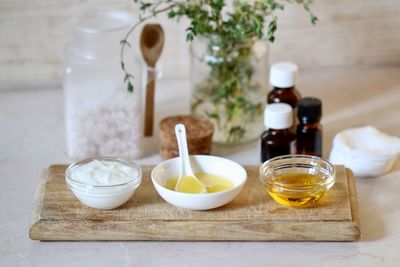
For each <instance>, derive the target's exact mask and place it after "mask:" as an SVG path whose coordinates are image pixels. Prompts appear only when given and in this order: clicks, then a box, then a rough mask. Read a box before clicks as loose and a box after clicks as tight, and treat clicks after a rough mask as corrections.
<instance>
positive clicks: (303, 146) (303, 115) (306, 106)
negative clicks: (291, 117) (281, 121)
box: [296, 97, 322, 157]
mask: <svg viewBox="0 0 400 267" xmlns="http://www.w3.org/2000/svg"><path fill="white" fill-rule="evenodd" d="M297 116H298V119H299V124H298V125H297V131H296V137H297V141H296V143H297V144H296V153H297V154H305V155H311V156H318V157H322V125H321V123H320V120H321V117H322V103H321V100H319V99H318V98H315V97H306V98H303V99H301V100H300V101H299V104H298V112H297Z"/></svg>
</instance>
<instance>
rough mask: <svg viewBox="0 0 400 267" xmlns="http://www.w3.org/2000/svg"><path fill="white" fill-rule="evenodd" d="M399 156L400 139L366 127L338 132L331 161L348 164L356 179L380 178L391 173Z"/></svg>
mask: <svg viewBox="0 0 400 267" xmlns="http://www.w3.org/2000/svg"><path fill="white" fill-rule="evenodd" d="M399 153H400V138H397V137H394V136H389V135H387V134H385V133H382V132H380V131H379V130H377V129H376V128H374V127H371V126H367V127H360V128H353V129H347V130H344V131H341V132H339V133H338V134H337V135H336V136H335V138H334V140H333V146H332V150H331V153H330V156H329V161H330V162H332V163H333V164H340V165H345V166H346V167H347V168H350V169H351V170H352V171H353V173H354V174H355V176H357V177H368V176H379V175H382V174H385V173H386V172H388V171H390V170H391V168H392V167H393V164H394V163H395V161H396V158H397V156H398V155H399Z"/></svg>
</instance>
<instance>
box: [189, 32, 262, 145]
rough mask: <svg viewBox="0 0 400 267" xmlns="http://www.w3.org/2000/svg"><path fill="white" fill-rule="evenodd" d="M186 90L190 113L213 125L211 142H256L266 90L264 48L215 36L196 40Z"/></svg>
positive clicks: (249, 42)
mask: <svg viewBox="0 0 400 267" xmlns="http://www.w3.org/2000/svg"><path fill="white" fill-rule="evenodd" d="M191 87H192V100H191V110H192V113H193V114H196V115H201V116H205V117H206V118H208V119H209V120H210V121H211V122H212V123H213V124H214V127H215V132H214V136H213V142H214V143H220V144H239V143H244V142H247V141H251V140H254V139H256V138H258V137H259V136H260V134H261V133H262V132H263V130H264V126H263V110H264V106H265V102H266V97H267V90H268V46H267V44H266V43H265V42H263V41H260V40H253V39H248V40H244V41H243V42H241V43H236V42H232V41H231V40H224V39H221V38H220V37H219V36H217V35H213V36H210V37H209V38H204V37H203V38H201V37H199V38H197V39H196V40H194V41H193V43H192V44H191Z"/></svg>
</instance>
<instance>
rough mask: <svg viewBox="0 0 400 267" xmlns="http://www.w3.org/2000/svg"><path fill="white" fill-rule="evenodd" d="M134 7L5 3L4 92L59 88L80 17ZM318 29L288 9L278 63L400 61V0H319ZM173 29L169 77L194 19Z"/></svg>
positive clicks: (123, 2) (73, 0) (0, 41)
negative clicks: (95, 11) (64, 60)
mask: <svg viewBox="0 0 400 267" xmlns="http://www.w3.org/2000/svg"><path fill="white" fill-rule="evenodd" d="M105 5H106V6H112V7H118V8H122V9H127V10H131V11H132V12H134V13H135V9H134V8H133V7H132V1H128V0H113V1H111V0H97V1H95V0H85V1H79V0H56V1H54V0H53V1H51V0H30V1H22V0H0V90H8V89H11V90H15V89H33V88H59V87H60V86H61V79H60V73H61V66H60V63H61V58H62V52H63V48H64V46H65V45H66V44H67V43H68V40H69V38H70V34H71V27H72V25H73V22H74V18H75V17H76V15H77V14H79V13H80V12H82V11H83V10H86V9H89V8H91V7H94V6H105ZM313 10H314V12H315V13H316V14H317V15H318V17H319V23H318V25H317V26H315V27H313V26H312V25H311V24H310V23H309V21H308V16H307V14H306V13H305V12H303V10H302V8H300V7H289V8H287V10H286V12H285V13H284V14H280V20H279V25H278V27H279V31H278V35H277V41H276V42H275V43H274V44H273V45H272V46H271V61H276V60H282V59H287V60H292V61H295V62H297V63H298V64H299V65H300V66H301V67H307V68H317V69H320V68H326V67H328V68H329V67H337V66H348V65H357V66H358V65H382V66H383V65H400V16H399V14H400V1H398V0H382V1H373V0H316V4H314V5H313ZM159 22H161V23H162V24H163V26H164V28H165V29H166V32H167V33H166V34H167V43H166V46H165V50H164V54H163V57H162V61H161V65H162V66H163V70H164V75H167V76H186V75H188V72H189V57H188V49H187V44H186V42H185V33H184V31H185V28H186V27H187V24H186V23H184V22H181V23H179V24H177V23H174V22H171V21H167V20H166V19H165V17H164V16H160V17H159Z"/></svg>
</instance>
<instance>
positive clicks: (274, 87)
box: [272, 86, 296, 90]
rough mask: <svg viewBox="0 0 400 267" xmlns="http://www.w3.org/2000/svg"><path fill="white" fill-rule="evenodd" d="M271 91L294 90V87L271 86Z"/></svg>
mask: <svg viewBox="0 0 400 267" xmlns="http://www.w3.org/2000/svg"><path fill="white" fill-rule="evenodd" d="M272 89H274V90H295V89H296V87H295V86H291V87H278V86H272Z"/></svg>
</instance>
